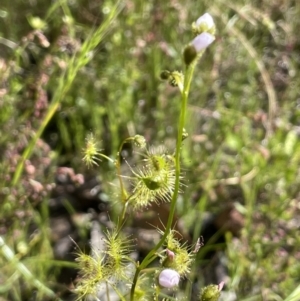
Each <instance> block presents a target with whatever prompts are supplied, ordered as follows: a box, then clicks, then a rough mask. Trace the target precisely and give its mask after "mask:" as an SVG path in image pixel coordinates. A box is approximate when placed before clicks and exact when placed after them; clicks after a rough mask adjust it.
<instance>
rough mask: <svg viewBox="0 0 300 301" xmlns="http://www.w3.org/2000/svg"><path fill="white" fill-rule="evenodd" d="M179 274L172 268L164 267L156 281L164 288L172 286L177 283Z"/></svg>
mask: <svg viewBox="0 0 300 301" xmlns="http://www.w3.org/2000/svg"><path fill="white" fill-rule="evenodd" d="M179 280H180V275H179V274H178V273H177V272H176V271H174V270H172V269H165V270H163V271H162V272H161V273H160V274H159V277H158V282H159V284H160V286H162V287H166V288H173V287H174V286H177V285H178V284H179Z"/></svg>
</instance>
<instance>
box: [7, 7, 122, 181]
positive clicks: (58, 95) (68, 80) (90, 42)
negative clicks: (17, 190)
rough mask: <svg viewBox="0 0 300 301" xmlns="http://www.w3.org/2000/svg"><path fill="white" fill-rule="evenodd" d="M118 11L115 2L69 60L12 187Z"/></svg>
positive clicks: (17, 170) (20, 162)
mask: <svg viewBox="0 0 300 301" xmlns="http://www.w3.org/2000/svg"><path fill="white" fill-rule="evenodd" d="M120 9H121V4H120V2H119V1H117V2H116V3H115V5H114V7H113V8H112V10H111V12H110V14H109V15H108V17H107V18H106V19H105V20H104V21H103V23H102V24H101V25H100V26H99V27H98V28H97V29H96V30H94V31H93V32H92V34H91V35H90V36H89V38H88V39H87V40H86V41H85V42H84V43H83V45H82V47H81V49H80V51H79V52H78V53H77V54H76V55H75V56H73V57H72V58H70V60H69V62H68V66H69V67H68V69H67V70H66V71H65V73H64V74H63V75H62V76H61V78H60V81H59V85H58V87H57V89H56V91H55V94H54V96H53V101H52V103H51V104H50V106H49V108H48V111H47V113H46V116H45V118H44V120H43V122H42V124H41V125H40V127H39V129H38V130H37V132H36V134H35V135H34V137H33V138H32V139H31V141H30V142H29V144H28V146H27V147H26V149H25V151H24V152H23V154H22V157H21V159H20V161H19V163H18V165H17V167H16V171H15V173H14V176H13V179H12V185H13V186H15V185H16V184H17V183H18V182H19V179H20V177H21V175H22V172H23V168H24V163H25V161H26V160H27V159H28V158H29V157H30V156H31V154H32V152H33V149H34V147H35V145H36V142H37V141H38V139H39V138H40V137H41V135H42V134H43V132H44V130H45V128H46V126H47V124H48V123H49V121H50V120H51V118H52V117H53V115H54V113H55V112H56V111H57V109H58V107H59V105H60V103H61V101H62V100H63V99H64V97H65V95H66V94H67V92H68V91H69V89H70V88H71V86H72V84H73V82H74V79H75V77H76V75H77V73H78V71H79V70H80V69H81V68H82V67H84V66H85V65H86V64H87V63H88V62H89V61H90V60H91V58H92V57H91V56H89V55H87V54H88V53H90V52H91V51H92V50H94V49H95V48H96V47H97V46H98V45H99V43H100V42H101V41H102V39H103V37H104V35H105V34H106V32H107V31H108V30H109V28H110V26H111V22H112V21H113V19H114V18H115V17H116V16H117V14H118V13H119V11H120Z"/></svg>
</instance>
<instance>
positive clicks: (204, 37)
mask: <svg viewBox="0 0 300 301" xmlns="http://www.w3.org/2000/svg"><path fill="white" fill-rule="evenodd" d="M214 40H215V37H214V36H213V35H211V34H210V33H207V32H203V33H201V34H200V35H198V36H196V38H195V39H194V40H193V41H192V42H191V44H192V45H193V46H194V48H195V50H196V52H200V51H201V50H204V49H205V48H207V47H208V46H209V45H210V44H211V43H212V42H213V41H214Z"/></svg>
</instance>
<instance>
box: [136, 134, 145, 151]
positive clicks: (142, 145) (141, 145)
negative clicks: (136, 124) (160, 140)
mask: <svg viewBox="0 0 300 301" xmlns="http://www.w3.org/2000/svg"><path fill="white" fill-rule="evenodd" d="M133 143H134V145H135V146H136V147H138V148H145V147H146V139H145V137H144V136H141V135H135V136H134V137H133Z"/></svg>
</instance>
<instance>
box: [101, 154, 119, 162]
mask: <svg viewBox="0 0 300 301" xmlns="http://www.w3.org/2000/svg"><path fill="white" fill-rule="evenodd" d="M99 156H100V157H102V158H104V159H106V160H107V161H109V162H111V163H115V162H114V160H113V159H112V158H110V157H108V156H106V155H104V154H101V153H99Z"/></svg>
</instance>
